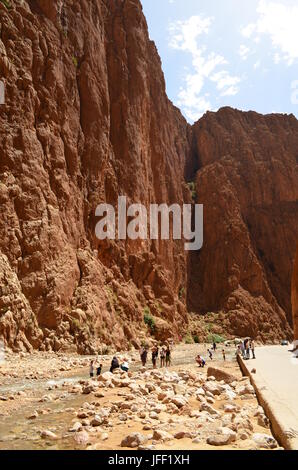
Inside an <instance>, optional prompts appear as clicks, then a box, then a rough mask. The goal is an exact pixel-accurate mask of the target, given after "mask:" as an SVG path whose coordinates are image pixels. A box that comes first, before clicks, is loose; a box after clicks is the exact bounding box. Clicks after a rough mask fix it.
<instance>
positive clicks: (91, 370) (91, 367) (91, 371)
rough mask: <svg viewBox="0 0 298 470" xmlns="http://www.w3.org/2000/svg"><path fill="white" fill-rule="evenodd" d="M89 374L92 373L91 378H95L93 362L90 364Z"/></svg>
mask: <svg viewBox="0 0 298 470" xmlns="http://www.w3.org/2000/svg"><path fill="white" fill-rule="evenodd" d="M89 373H90V378H92V377H94V361H91V362H90V370H89Z"/></svg>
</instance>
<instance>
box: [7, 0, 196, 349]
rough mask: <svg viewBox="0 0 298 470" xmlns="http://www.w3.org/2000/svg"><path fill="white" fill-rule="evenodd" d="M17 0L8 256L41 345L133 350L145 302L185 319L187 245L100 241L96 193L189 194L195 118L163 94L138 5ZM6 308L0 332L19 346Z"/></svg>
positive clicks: (113, 200) (172, 197) (10, 73)
mask: <svg viewBox="0 0 298 470" xmlns="http://www.w3.org/2000/svg"><path fill="white" fill-rule="evenodd" d="M11 5H12V8H11V9H7V8H6V7H5V6H4V5H3V4H2V3H0V17H1V40H0V50H1V55H0V73H1V76H4V78H5V81H6V104H5V106H2V107H1V109H0V126H1V135H0V175H1V183H0V199H1V208H0V215H1V224H0V253H1V256H5V257H7V260H8V263H9V265H10V267H11V269H12V270H13V271H14V272H15V275H16V276H17V278H18V282H19V284H20V289H21V291H22V293H23V295H24V296H25V298H26V299H27V307H24V309H25V310H26V311H27V314H28V315H29V314H30V315H31V312H34V314H35V316H36V319H37V323H38V325H39V328H40V329H41V330H42V334H43V337H42V335H40V334H39V332H36V336H37V337H38V338H41V339H42V341H41V340H40V345H41V344H43V345H44V344H46V347H47V348H51V347H53V348H55V349H57V348H58V349H59V347H60V340H61V342H62V343H65V342H66V343H67V344H68V345H69V344H70V343H71V342H72V341H73V338H74V337H75V341H76V342H77V345H78V348H79V349H80V348H81V349H84V348H85V347H86V344H88V341H89V339H88V338H90V337H92V336H93V335H94V334H96V335H99V336H100V337H101V339H102V341H104V342H106V343H114V344H115V345H116V346H118V347H121V346H127V345H128V343H129V342H134V341H135V339H136V337H137V334H136V331H137V329H139V330H144V328H145V325H144V322H143V314H144V313H143V312H144V308H145V307H146V306H147V305H148V306H149V308H150V309H151V313H152V315H155V316H159V317H160V316H163V318H164V319H165V320H166V321H169V322H170V323H169V324H168V323H166V325H167V326H168V330H169V331H168V335H169V336H171V335H175V334H177V333H178V331H179V329H180V328H181V327H182V325H185V324H186V323H187V317H186V313H185V306H184V305H183V303H182V302H181V301H180V299H179V296H178V293H179V289H180V286H181V285H185V271H186V267H185V266H186V263H185V254H184V251H183V249H182V244H181V243H180V242H171V243H166V242H164V243H161V244H159V243H157V242H152V243H151V242H149V241H139V242H130V241H127V242H123V243H115V242H113V241H111V242H101V243H99V241H98V240H97V239H96V237H95V225H96V222H97V220H96V218H95V209H96V206H97V205H98V204H99V203H101V202H108V203H110V204H113V205H114V206H116V205H117V198H118V195H126V196H127V197H128V204H129V203H131V202H136V203H139V202H141V203H143V204H144V205H145V206H147V207H148V205H149V204H150V203H154V202H157V203H159V202H165V203H169V204H170V203H172V202H177V203H182V201H183V200H184V199H185V197H186V198H187V197H189V190H188V189H187V186H186V185H185V183H184V179H183V175H184V166H185V158H186V157H187V154H188V151H189V144H188V133H189V126H188V124H187V123H186V121H185V120H184V118H183V117H182V116H181V114H180V112H179V111H178V110H177V109H176V108H174V107H173V105H172V104H171V103H170V102H169V100H168V98H167V96H166V93H165V82H164V77H163V74H162V71H161V64H160V59H159V56H158V54H157V51H156V48H155V45H154V44H153V43H152V42H151V41H150V40H149V37H148V31H147V25H146V21H145V19H144V16H143V13H142V9H141V5H140V2H139V1H137V0H124V1H123V0H113V1H110V0H106V1H103V0H96V1H92V2H90V1H89V0H80V1H72V0H63V1H62V0H61V1H57V2H49V1H46V0H34V1H33V0H32V1H25V2H23V1H22V2H20V1H17V0H15V1H14V0H12V1H11ZM5 259H6V258H5ZM3 312H4V310H2V311H1V313H0V333H2V334H3V335H4V337H5V338H6V340H7V342H8V343H9V344H11V345H12V346H14V345H15V337H14V336H12V335H11V334H10V331H9V329H8V328H7V322H6V321H5V319H4V317H3V316H2V314H3ZM27 314H26V315H27ZM174 318H175V321H174ZM35 326H36V325H35ZM83 327H84V328H83ZM25 334H27V333H26V332H25ZM34 334H35V333H34ZM144 334H146V332H145V330H144ZM30 335H31V334H29V333H28V334H27V340H28V341H29V342H31V339H32V337H31V336H30ZM54 338H55V339H54ZM45 341H46V343H45ZM34 342H35V340H34ZM26 344H27V343H26ZM17 346H18V347H19V343H18V345H17Z"/></svg>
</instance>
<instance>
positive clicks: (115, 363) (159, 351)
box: [89, 344, 172, 378]
mask: <svg viewBox="0 0 298 470" xmlns="http://www.w3.org/2000/svg"><path fill="white" fill-rule="evenodd" d="M148 353H149V347H147V346H146V347H142V348H141V350H140V358H141V362H142V366H143V367H146V364H147V359H148ZM171 355H172V350H171V346H170V344H167V345H165V346H162V347H160V348H159V347H158V346H157V345H155V346H153V348H152V349H151V360H152V365H153V368H154V369H156V368H157V362H158V358H159V359H160V367H170V366H171V362H172V359H171ZM102 368H103V365H102V364H99V362H97V361H95V360H92V361H91V362H90V370H89V374H90V378H93V377H95V376H96V377H99V376H100V375H101V373H102ZM116 369H120V370H122V371H123V372H128V371H129V361H128V359H127V358H124V359H123V360H122V361H119V359H118V357H117V356H114V357H113V359H112V362H111V366H110V372H112V373H113V372H114V370H116Z"/></svg>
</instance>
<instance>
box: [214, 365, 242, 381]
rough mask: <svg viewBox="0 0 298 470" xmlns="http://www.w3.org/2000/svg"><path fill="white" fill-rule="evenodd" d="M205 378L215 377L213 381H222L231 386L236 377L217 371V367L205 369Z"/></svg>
mask: <svg viewBox="0 0 298 470" xmlns="http://www.w3.org/2000/svg"><path fill="white" fill-rule="evenodd" d="M207 377H215V379H216V380H217V381H218V382H220V381H221V380H223V381H224V382H225V383H227V384H231V383H232V382H237V377H235V376H234V375H232V374H230V373H229V372H227V371H225V370H223V369H219V368H218V367H208V369H207Z"/></svg>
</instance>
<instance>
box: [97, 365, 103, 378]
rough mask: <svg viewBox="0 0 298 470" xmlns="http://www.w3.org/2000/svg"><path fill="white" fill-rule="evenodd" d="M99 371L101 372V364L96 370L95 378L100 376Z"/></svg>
mask: <svg viewBox="0 0 298 470" xmlns="http://www.w3.org/2000/svg"><path fill="white" fill-rule="evenodd" d="M101 371H102V364H100V365H99V366H98V367H97V368H96V376H97V377H99V376H100V374H101Z"/></svg>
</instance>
